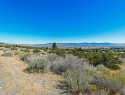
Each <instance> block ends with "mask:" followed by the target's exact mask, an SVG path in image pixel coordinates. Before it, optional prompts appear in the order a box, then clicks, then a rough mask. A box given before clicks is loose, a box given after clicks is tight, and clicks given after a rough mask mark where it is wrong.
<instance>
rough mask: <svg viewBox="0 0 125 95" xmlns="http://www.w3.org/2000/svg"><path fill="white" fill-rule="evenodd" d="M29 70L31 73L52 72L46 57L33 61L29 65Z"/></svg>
mask: <svg viewBox="0 0 125 95" xmlns="http://www.w3.org/2000/svg"><path fill="white" fill-rule="evenodd" d="M27 70H28V72H29V73H33V72H38V73H44V72H48V71H49V70H50V66H49V61H47V58H46V57H41V58H40V59H37V60H34V61H31V62H30V63H29V64H28V67H27Z"/></svg>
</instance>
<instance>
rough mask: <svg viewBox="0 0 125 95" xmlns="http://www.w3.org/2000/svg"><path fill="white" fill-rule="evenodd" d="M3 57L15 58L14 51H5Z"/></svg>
mask: <svg viewBox="0 0 125 95" xmlns="http://www.w3.org/2000/svg"><path fill="white" fill-rule="evenodd" d="M1 56H14V53H13V52H12V51H5V52H4V53H2V54H1Z"/></svg>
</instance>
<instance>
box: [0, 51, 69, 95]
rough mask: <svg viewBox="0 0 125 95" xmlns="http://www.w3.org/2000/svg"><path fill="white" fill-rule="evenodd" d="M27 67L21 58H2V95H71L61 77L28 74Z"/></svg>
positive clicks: (0, 63) (0, 78)
mask: <svg viewBox="0 0 125 95" xmlns="http://www.w3.org/2000/svg"><path fill="white" fill-rule="evenodd" d="M1 53H2V51H0V55H1ZM26 66H27V64H26V63H25V62H23V61H21V60H20V59H19V56H14V57H3V56H0V95H71V91H70V89H68V88H67V87H66V85H65V79H63V78H62V77H61V76H59V75H56V74H53V73H52V72H49V73H45V74H35V73H34V74H28V73H26V72H24V70H25V69H26Z"/></svg>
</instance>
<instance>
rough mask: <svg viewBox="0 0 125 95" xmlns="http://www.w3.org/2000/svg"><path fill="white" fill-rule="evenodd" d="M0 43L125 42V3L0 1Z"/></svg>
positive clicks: (116, 0)
mask: <svg viewBox="0 0 125 95" xmlns="http://www.w3.org/2000/svg"><path fill="white" fill-rule="evenodd" d="M0 42H5V43H20V44H44V43H53V42H56V43H82V42H113V43H115V42H116V43H125V0H0Z"/></svg>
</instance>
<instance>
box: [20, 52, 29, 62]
mask: <svg viewBox="0 0 125 95" xmlns="http://www.w3.org/2000/svg"><path fill="white" fill-rule="evenodd" d="M29 56H31V54H30V53H21V54H19V57H20V60H22V61H27V57H29Z"/></svg>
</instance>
